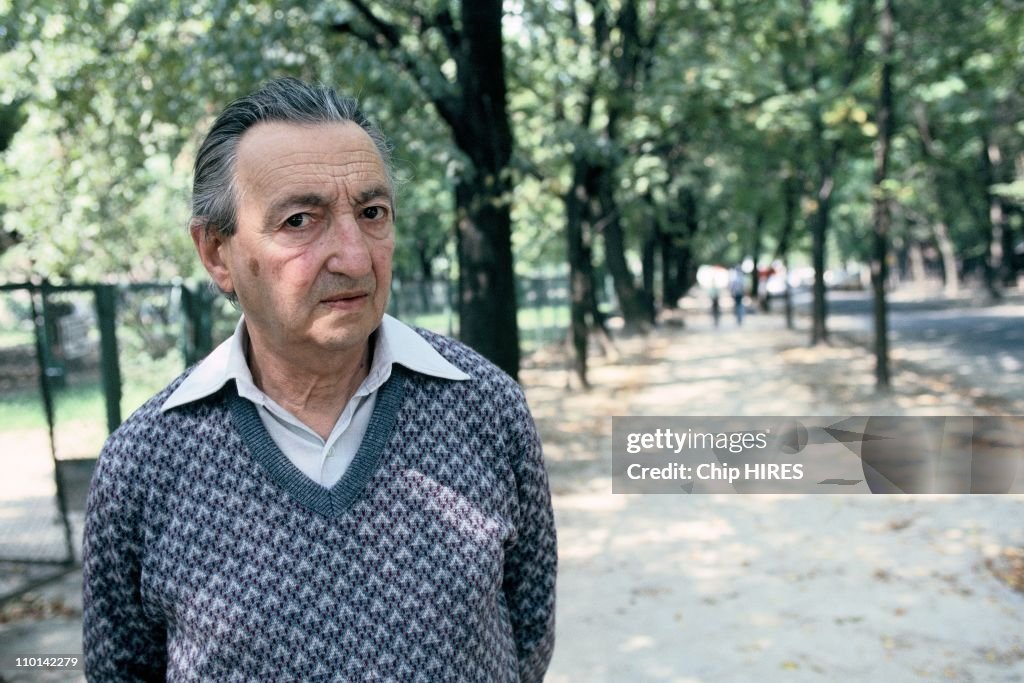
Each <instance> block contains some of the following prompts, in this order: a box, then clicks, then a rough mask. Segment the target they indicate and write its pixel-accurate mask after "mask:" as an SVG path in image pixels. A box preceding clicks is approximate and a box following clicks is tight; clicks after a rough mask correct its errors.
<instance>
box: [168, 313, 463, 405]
mask: <svg viewBox="0 0 1024 683" xmlns="http://www.w3.org/2000/svg"><path fill="white" fill-rule="evenodd" d="M374 338H375V340H376V341H375V346H374V350H373V364H372V365H371V366H370V372H369V374H368V375H367V378H366V380H365V381H364V382H363V387H364V388H367V389H369V391H376V389H377V388H379V387H380V385H382V384H383V383H384V382H385V381H387V379H388V377H390V376H391V368H392V366H393V365H394V364H395V363H398V364H399V365H403V366H405V367H407V368H409V369H410V370H413V371H415V372H419V373H422V374H424V375H430V376H432V377H439V378H441V379H450V380H456V381H461V380H467V379H470V376H469V375H467V374H466V373H464V372H462V371H461V370H459V369H458V368H457V367H455V366H454V365H452V364H451V363H449V362H448V361H447V360H445V359H444V357H443V356H442V355H441V354H440V353H438V352H437V351H436V350H435V349H434V347H433V346H431V345H430V344H429V343H428V342H427V340H426V339H424V338H423V337H421V336H420V335H419V334H417V333H416V331H415V330H413V329H412V328H411V327H409V326H408V325H406V324H405V323H402V322H400V321H399V320H396V319H395V318H392V317H391V316H390V315H385V316H384V318H383V320H381V324H380V327H378V328H377V333H376V334H375V335H374ZM247 345H248V334H247V333H246V330H245V319H244V318H240V319H239V320H238V324H237V325H236V326H235V331H234V334H232V335H231V336H230V337H228V338H227V339H226V340H224V341H223V342H222V343H221V344H220V345H219V346H218V347H217V348H216V349H214V350H213V352H212V353H211V354H210V355H209V356H207V357H206V358H205V359H204V360H203V361H202V362H201V363H199V365H197V366H196V368H195V370H193V371H192V373H191V374H190V375H189V376H188V377H186V378H185V379H184V380H183V381H182V383H181V384H180V385H178V388H177V389H175V390H174V392H173V393H171V395H170V396H168V397H167V400H166V401H164V403H163V405H162V406H161V407H160V410H161V411H162V412H166V411H168V410H171V409H172V408H177V407H178V406H183V405H185V404H187V403H191V402H193V401H198V400H199V399H202V398H205V397H207V396H210V395H212V394H215V393H217V392H218V391H219V390H220V388H221V387H223V386H224V385H225V384H227V382H228V381H229V380H235V384H236V386H237V387H238V393H239V395H240V396H242V397H244V398H249V399H250V400H254V399H261V398H263V397H264V396H265V395H264V394H263V392H261V391H260V390H259V389H258V388H257V387H256V385H255V383H254V382H253V379H252V372H251V371H250V370H249V364H248V363H247V362H246V358H245V356H246V353H245V349H246V346H247Z"/></svg>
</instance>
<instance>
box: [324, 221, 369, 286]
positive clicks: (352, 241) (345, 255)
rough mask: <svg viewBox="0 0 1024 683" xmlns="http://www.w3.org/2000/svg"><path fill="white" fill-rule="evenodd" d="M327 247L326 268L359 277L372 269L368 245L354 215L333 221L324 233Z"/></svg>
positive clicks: (351, 276) (340, 273) (333, 271)
mask: <svg viewBox="0 0 1024 683" xmlns="http://www.w3.org/2000/svg"><path fill="white" fill-rule="evenodd" d="M324 242H325V243H326V244H325V246H326V248H327V249H328V252H329V253H328V256H327V270H329V271H330V272H332V273H337V274H339V275H346V276H348V277H350V278H360V277H364V276H366V275H368V274H369V273H370V272H371V271H372V270H373V263H372V260H371V258H370V245H369V242H368V241H367V238H366V235H364V234H363V231H362V230H361V229H360V228H359V223H358V222H357V221H356V219H355V217H354V216H348V215H346V216H342V217H340V218H338V219H337V220H335V221H334V223H333V224H332V225H331V227H330V229H328V230H327V231H326V234H325V235H324Z"/></svg>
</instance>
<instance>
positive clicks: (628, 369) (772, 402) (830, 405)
mask: <svg viewBox="0 0 1024 683" xmlns="http://www.w3.org/2000/svg"><path fill="white" fill-rule="evenodd" d="M701 322H702V321H697V322H696V324H694V325H691V327H690V328H689V329H687V330H662V331H660V332H658V333H656V334H655V335H653V336H651V337H650V338H648V339H646V340H633V341H627V342H625V343H623V344H622V348H621V350H622V354H623V358H622V359H620V361H619V363H617V364H612V363H603V362H601V361H596V362H595V367H594V370H593V376H592V380H593V382H594V385H595V388H594V389H593V390H591V391H590V392H588V393H586V394H582V393H578V392H577V393H567V392H566V390H565V389H564V387H565V382H566V376H565V371H564V369H563V368H562V367H561V363H560V362H558V361H557V359H554V358H552V359H549V360H548V362H544V360H543V359H541V363H540V364H539V366H538V367H536V368H533V369H529V370H527V371H525V372H524V373H523V380H524V384H525V385H526V386H527V387H528V397H529V400H530V403H531V406H532V408H533V410H534V412H535V415H536V417H537V420H538V424H539V426H540V429H541V432H542V435H543V438H544V440H545V453H546V457H547V458H548V462H549V469H550V473H551V479H552V488H553V491H554V492H555V508H556V516H557V521H558V528H559V542H560V560H561V565H560V575H559V608H558V619H559V622H558V644H557V647H556V652H555V659H554V661H553V664H552V669H551V672H550V676H549V679H548V680H550V681H553V682H555V683H561V682H568V681H626V680H629V681H687V682H694V681H714V682H718V681H750V680H772V681H774V680H783V681H790V680H792V681H810V680H815V681H821V680H844V681H845V680H852V681H861V680H863V681H879V680H884V681H917V680H956V681H1019V680H1024V636H1022V631H1024V629H1022V624H1024V594H1022V593H1020V592H1016V591H1014V590H1013V588H1011V586H1010V585H1008V583H1007V581H1006V580H1004V578H1005V577H1007V576H1009V575H1010V574H1009V571H1008V570H1007V569H1006V567H1008V566H1010V565H1009V564H1008V563H1011V562H1013V561H1015V559H1014V558H1016V555H1014V553H1015V552H1016V549H1017V548H1020V547H1022V546H1024V529H1022V526H1024V525H1022V524H1021V522H1022V521H1024V498H1022V497H1016V496H973V497H971V496H906V497H893V496H889V497H882V496H849V495H848V496H842V495H837V496H763V495H762V496H754V495H743V496H741V495H728V496H727V495H715V496H683V495H679V496H671V495H667V496H657V495H644V496H623V495H612V494H611V492H610V491H611V483H610V476H609V473H610V471H611V446H610V443H611V419H610V418H611V416H612V415H759V414H760V415H867V414H876V415H878V414H907V415H957V414H961V415H963V414H986V413H987V412H989V411H990V410H991V405H990V404H989V402H988V401H987V400H986V398H985V396H984V393H983V392H973V393H974V395H972V392H964V391H962V390H959V391H958V390H955V389H954V388H953V387H952V386H951V385H949V384H948V383H945V382H944V381H943V379H942V378H941V377H934V376H931V375H929V374H927V373H920V372H909V371H908V372H900V373H899V374H897V378H896V379H897V386H898V389H897V390H896V391H895V392H894V393H893V394H892V395H891V396H889V397H886V398H885V399H879V398H877V397H876V396H874V393H873V387H872V384H871V383H872V376H871V367H872V365H871V359H870V358H869V357H868V356H867V354H866V353H865V352H864V351H863V350H861V349H859V348H857V347H852V346H842V345H839V346H836V347H832V348H825V349H807V348H805V347H804V344H805V339H806V336H805V334H804V333H789V332H786V331H785V330H783V329H780V327H781V325H780V322H779V320H778V318H771V317H764V316H761V317H752V318H750V319H749V320H748V324H747V325H746V326H745V327H744V328H743V329H742V331H740V330H736V329H735V328H734V326H732V325H731V324H730V323H729V322H728V321H725V322H724V323H723V326H722V328H721V329H719V330H713V329H711V328H709V327H702V326H701V324H700V323H701ZM897 367H898V366H897ZM1006 408H1008V407H1007V406H1005V405H1000V406H999V411H998V412H1000V413H1004V412H1005V410H1003V409H1006ZM1011 408H1012V407H1011ZM1014 566H1015V565H1014ZM1000 576H1002V577H1004V578H1000Z"/></svg>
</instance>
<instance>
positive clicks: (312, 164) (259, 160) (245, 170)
mask: <svg viewBox="0 0 1024 683" xmlns="http://www.w3.org/2000/svg"><path fill="white" fill-rule="evenodd" d="M235 181H236V183H237V185H238V187H239V189H240V190H241V191H242V192H243V193H244V194H246V195H251V193H255V194H256V195H257V196H268V195H273V194H276V193H279V192H281V191H287V192H295V191H302V190H303V189H305V190H309V191H313V190H317V191H321V192H323V191H325V190H329V188H331V187H333V188H334V190H336V191H337V192H342V193H345V194H346V195H355V194H359V193H361V192H364V191H365V189H366V187H367V186H373V187H380V186H384V187H387V188H389V190H390V183H389V181H388V175H387V172H386V170H385V167H384V162H383V160H382V159H381V156H380V153H379V152H378V151H377V147H376V146H375V145H374V143H373V140H372V139H370V136H369V135H368V134H367V133H366V131H364V130H363V129H362V128H361V127H360V126H359V125H357V124H355V123H352V122H350V121H345V122H336V123H335V122H332V123H317V124H309V125H306V124H296V123H284V122H277V121H274V122H262V123H258V124H256V125H255V126H253V127H252V128H250V129H249V130H247V131H246V132H245V134H243V135H242V138H241V140H240V141H239V144H238V153H237V157H236V163H235Z"/></svg>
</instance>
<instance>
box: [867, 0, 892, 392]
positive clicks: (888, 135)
mask: <svg viewBox="0 0 1024 683" xmlns="http://www.w3.org/2000/svg"><path fill="white" fill-rule="evenodd" d="M879 33H880V38H881V43H882V48H881V49H882V53H881V59H882V82H881V88H880V90H881V92H880V93H879V97H878V112H877V114H876V117H875V118H876V121H877V125H878V140H877V141H876V142H875V188H874V190H875V191H874V196H875V200H874V213H875V221H874V249H873V254H872V259H871V283H872V285H873V288H874V294H875V305H874V311H875V385H876V387H877V388H878V389H879V390H887V389H888V388H889V385H890V377H889V317H888V303H887V301H886V298H885V283H886V281H887V280H888V274H889V273H888V262H887V261H888V251H889V231H890V229H891V226H892V213H891V211H890V206H889V198H888V196H887V195H886V191H885V187H884V185H885V181H886V179H887V178H888V175H889V147H890V144H891V141H892V132H893V114H894V112H893V92H892V72H893V59H894V55H893V16H892V0H882V13H881V16H880V17H879Z"/></svg>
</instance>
